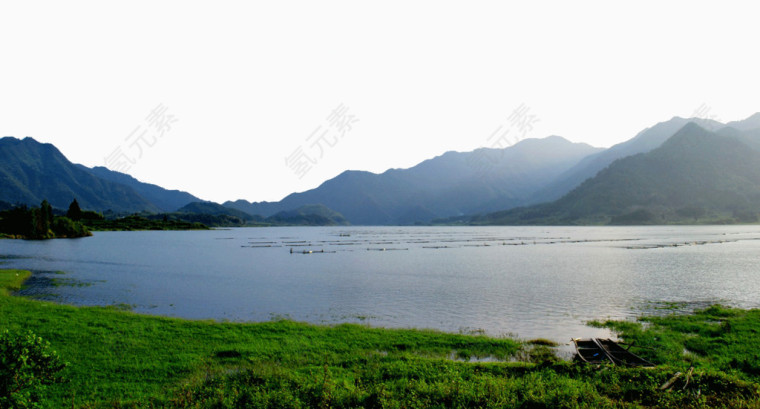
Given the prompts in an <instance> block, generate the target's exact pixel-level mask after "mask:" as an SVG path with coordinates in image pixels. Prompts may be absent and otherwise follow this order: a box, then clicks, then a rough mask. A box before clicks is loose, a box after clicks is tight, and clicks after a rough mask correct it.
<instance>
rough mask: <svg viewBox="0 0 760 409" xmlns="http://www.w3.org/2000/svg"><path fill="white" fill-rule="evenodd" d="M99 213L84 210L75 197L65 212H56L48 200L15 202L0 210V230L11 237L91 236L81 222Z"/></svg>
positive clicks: (52, 237)
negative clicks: (31, 204)
mask: <svg viewBox="0 0 760 409" xmlns="http://www.w3.org/2000/svg"><path fill="white" fill-rule="evenodd" d="M98 216H99V217H100V218H101V219H102V218H103V216H102V215H100V214H97V213H95V212H84V211H82V209H81V208H80V207H79V203H77V201H76V199H74V201H73V202H71V205H69V210H68V211H67V212H66V215H65V216H59V215H56V214H55V213H54V211H53V207H52V206H51V205H50V203H49V202H48V201H47V200H43V201H42V203H41V204H40V207H28V206H26V205H21V206H16V207H14V208H12V209H10V210H5V211H2V212H0V233H2V234H3V235H5V236H9V237H12V238H22V239H35V240H44V239H54V238H73V237H85V236H91V235H92V233H90V230H89V229H88V228H87V227H86V226H85V225H84V224H83V223H82V220H83V219H85V218H87V217H98Z"/></svg>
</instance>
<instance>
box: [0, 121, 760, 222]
mask: <svg viewBox="0 0 760 409" xmlns="http://www.w3.org/2000/svg"><path fill="white" fill-rule="evenodd" d="M757 152H760V113H758V114H755V115H753V116H751V117H749V118H747V119H745V120H743V121H735V122H730V123H727V124H722V123H720V122H717V121H713V120H709V119H697V118H679V117H674V118H672V119H670V120H669V121H665V122H661V123H658V124H656V125H654V126H652V127H650V128H647V129H644V130H642V131H641V132H639V133H638V134H637V135H635V136H634V137H633V138H632V139H630V140H628V141H626V142H623V143H621V144H618V145H615V146H613V147H611V148H609V149H600V148H594V147H591V146H589V145H587V144H582V143H573V142H570V141H568V140H566V139H564V138H562V137H559V136H550V137H547V138H543V139H525V140H522V141H520V142H518V143H516V144H515V145H513V146H510V147H507V148H502V149H489V148H482V149H477V150H475V151H472V152H447V153H445V154H443V155H441V156H438V157H435V158H432V159H428V160H425V161H423V162H421V163H419V164H418V165H416V166H414V167H411V168H408V169H390V170H388V171H386V172H383V173H380V174H376V173H371V172H364V171H353V170H351V171H345V172H343V173H341V174H340V175H338V176H337V177H335V178H332V179H330V180H327V181H325V182H324V183H322V184H321V185H320V186H319V187H317V188H315V189H311V190H308V191H305V192H300V193H293V194H291V195H289V196H287V197H285V198H284V199H282V200H281V201H279V202H254V203H251V202H248V201H245V200H237V201H228V202H225V203H224V204H223V206H222V205H219V204H216V203H211V202H204V201H202V200H200V199H199V198H197V197H196V196H193V195H192V194H190V193H187V192H181V191H177V190H167V189H164V188H162V187H160V186H156V185H152V184H149V183H144V182H141V181H138V180H136V179H134V178H133V177H131V176H129V175H126V174H123V173H119V172H114V171H111V170H108V169H106V168H103V167H94V168H88V167H85V166H82V165H76V164H73V163H71V162H70V161H68V159H66V157H65V156H64V155H63V154H62V153H61V152H60V151H58V149H57V148H55V147H54V146H53V145H50V144H41V143H39V142H37V141H35V140H34V139H32V138H25V139H23V140H19V139H16V138H11V137H6V138H2V139H0V161H1V162H0V163H1V164H0V207H3V208H5V207H8V206H9V205H10V204H14V203H15V204H28V205H38V204H39V203H40V202H41V201H42V200H43V199H47V200H48V201H49V202H50V203H51V204H52V205H53V206H54V207H56V208H61V209H65V208H67V207H68V204H69V203H70V202H71V200H73V199H74V198H76V199H77V200H78V201H79V203H80V205H81V206H82V208H85V209H91V210H97V211H109V210H110V211H112V212H114V213H132V212H154V213H157V212H165V213H168V212H176V213H179V214H183V213H184V214H190V213H193V214H208V215H225V216H229V217H230V218H236V219H240V220H248V221H251V222H262V221H266V222H271V223H275V224H277V223H286V224H290V223H291V222H292V224H303V223H306V224H312V223H314V224H318V223H319V222H320V221H322V222H326V223H329V224H347V223H351V224H359V225H404V224H414V223H423V224H425V223H429V222H431V221H433V220H440V219H448V220H457V221H458V222H462V221H466V222H469V223H474V224H557V223H568V224H578V223H618V224H619V223H627V222H632V223H655V222H671V221H676V222H678V221H688V220H692V221H697V220H702V221H704V220H714V221H725V222H729V221H731V220H744V221H746V220H751V219H752V215H753V214H754V213H753V212H754V209H755V206H756V205H757V204H760V202H758V201H757V200H756V199H757V198H756V197H755V196H756V192H760V189H758V188H757V186H756V181H757V180H756V178H755V173H753V172H755V169H760V166H758V165H760V160H757V159H758V158H756V157H755V155H757ZM757 196H758V197H760V193H757ZM473 215H475V216H473ZM286 220H289V221H286Z"/></svg>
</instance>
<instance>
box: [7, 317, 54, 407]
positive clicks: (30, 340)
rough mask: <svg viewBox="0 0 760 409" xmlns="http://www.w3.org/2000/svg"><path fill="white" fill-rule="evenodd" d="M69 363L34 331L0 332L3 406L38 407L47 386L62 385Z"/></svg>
mask: <svg viewBox="0 0 760 409" xmlns="http://www.w3.org/2000/svg"><path fill="white" fill-rule="evenodd" d="M65 367H66V364H65V363H63V362H62V361H61V359H60V358H59V357H58V354H57V353H56V352H55V351H53V350H51V349H50V344H49V343H48V342H46V341H44V340H43V339H42V338H40V337H38V336H36V335H34V334H33V333H32V332H31V331H29V332H27V333H26V334H13V333H11V332H9V331H7V330H6V331H4V332H2V333H0V407H1V408H37V407H40V405H39V394H40V392H41V391H42V390H43V389H44V388H45V386H47V385H51V384H54V383H60V382H63V381H64V379H63V377H62V376H61V371H62V370H63V369H64V368H65Z"/></svg>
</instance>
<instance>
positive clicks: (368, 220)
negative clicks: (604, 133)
mask: <svg viewBox="0 0 760 409" xmlns="http://www.w3.org/2000/svg"><path fill="white" fill-rule="evenodd" d="M599 150H600V149H599V148H594V147H591V146H589V145H587V144H582V143H572V142H570V141H568V140H566V139H564V138H561V137H559V136H551V137H547V138H543V139H527V140H523V141H521V142H519V143H517V144H515V145H514V146H511V147H508V148H504V149H478V150H476V151H473V152H447V153H445V154H443V155H441V156H438V157H436V158H433V159H429V160H426V161H424V162H422V163H420V164H418V165H416V166H414V167H412V168H409V169H391V170H388V171H386V172H384V173H382V174H375V173H371V172H363V171H346V172H343V173H342V174H340V175H338V176H337V177H335V178H333V179H330V180H328V181H326V182H324V183H323V184H322V185H320V186H319V187H317V188H316V189H312V190H309V191H306V192H302V193H294V194H291V195H289V196H287V197H286V198H284V199H283V200H281V201H280V202H260V203H249V202H247V201H244V200H238V201H236V202H226V203H224V205H225V206H227V207H231V208H235V209H238V210H242V211H245V212H247V213H250V214H260V215H263V216H271V215H273V214H275V213H277V212H280V211H286V210H288V209H293V208H297V207H300V206H303V205H307V204H314V203H319V204H323V205H325V206H327V207H329V208H330V209H333V210H335V211H337V212H339V213H341V214H342V215H343V216H345V218H346V219H347V220H348V221H349V222H351V223H352V224H363V225H373V224H379V225H387V224H410V223H415V222H427V221H430V220H432V219H435V218H440V217H448V216H456V215H465V214H472V213H477V212H487V211H494V210H497V209H504V208H508V207H514V206H519V205H521V204H524V203H525V201H526V200H527V199H528V198H529V197H530V196H531V195H532V194H533V193H535V191H536V190H537V189H538V188H540V187H542V186H545V185H546V184H547V183H549V182H550V181H552V180H554V178H556V177H557V176H558V175H560V174H561V173H562V172H564V171H565V170H567V169H569V168H570V167H572V166H573V165H575V164H576V163H578V161H580V160H581V159H582V158H584V157H586V156H587V155H589V154H592V153H595V152H598V151H599Z"/></svg>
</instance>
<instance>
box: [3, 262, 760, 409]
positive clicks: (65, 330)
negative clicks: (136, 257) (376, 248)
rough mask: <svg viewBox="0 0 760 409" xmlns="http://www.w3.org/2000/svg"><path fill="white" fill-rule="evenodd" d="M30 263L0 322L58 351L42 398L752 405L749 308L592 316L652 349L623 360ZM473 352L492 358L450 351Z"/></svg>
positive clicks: (172, 404) (273, 403) (6, 282)
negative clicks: (60, 298) (85, 300)
mask: <svg viewBox="0 0 760 409" xmlns="http://www.w3.org/2000/svg"><path fill="white" fill-rule="evenodd" d="M28 275H29V273H28V272H23V271H17V270H0V288H1V289H2V290H0V329H9V330H10V331H12V332H23V331H27V330H31V331H33V332H34V333H35V334H37V335H39V336H41V337H42V338H43V339H45V340H47V341H49V342H50V344H51V346H52V348H53V349H54V350H55V351H57V352H58V354H59V355H60V356H61V357H62V358H63V360H65V361H67V362H68V363H69V365H68V367H67V369H66V370H65V372H64V374H65V376H66V378H67V379H68V382H67V383H64V384H59V385H54V386H50V387H48V388H47V389H46V390H44V391H43V393H42V400H41V404H42V407H50V408H70V407H74V408H133V407H134V408H144V407H148V408H149V407H162V408H163V407H166V408H228V407H229V408H233V407H234V408H238V407H239V408H303V407H315V408H316V407H319V408H327V407H333V408H359V407H368V408H404V407H406V408H428V407H429V408H455V407H459V408H470V407H483V408H497V407H499V408H502V407H506V408H554V407H559V408H583V407H588V408H592V407H593V408H620V407H626V408H627V407H631V408H635V407H689V408H691V407H694V408H697V407H699V408H701V407H758V406H760V392H759V389H758V383H757V382H758V380H759V379H760V376H759V374H758V371H757V368H758V365H759V363H760V358H758V355H757V353H756V352H753V349H754V348H755V347H757V346H758V344H760V319H758V318H760V311H755V310H752V311H743V310H733V309H727V308H723V307H712V308H710V309H708V310H705V311H702V312H698V313H696V314H693V315H687V316H671V317H664V318H645V319H646V320H648V322H649V324H648V327H647V329H646V330H644V329H642V326H641V325H640V324H639V323H633V322H625V323H620V322H610V323H597V325H602V324H603V325H608V326H610V327H612V328H614V329H615V330H618V331H620V332H621V334H622V335H623V336H624V337H625V338H626V339H631V340H635V341H636V343H637V344H640V345H642V346H645V347H647V348H649V347H651V348H654V349H646V348H645V349H642V350H641V351H639V352H641V355H643V356H645V357H647V358H649V359H651V360H653V361H655V362H656V363H658V364H660V366H658V368H656V369H628V368H616V367H595V366H589V365H581V364H575V363H572V362H561V361H559V360H557V359H556V357H554V356H553V355H552V354H551V350H550V349H549V348H548V347H547V346H544V345H541V343H540V342H538V343H534V344H531V343H520V342H518V341H515V340H512V339H507V338H489V337H486V336H482V335H459V334H447V333H441V332H435V331H424V330H390V329H374V328H368V327H364V326H359V325H337V326H316V325H309V324H302V323H296V322H291V321H272V322H265V323H251V324H236V323H235V324H233V323H219V322H212V321H188V320H180V319H170V318H161V317H153V316H145V315H139V314H134V313H131V312H125V311H118V310H117V309H114V308H105V307H86V308H85V307H72V306H66V305H59V304H53V303H48V302H41V301H35V300H30V299H26V298H22V297H14V296H11V295H9V292H10V291H13V290H14V289H18V288H19V287H20V285H21V283H22V282H23V280H24V279H26V278H27V277H28ZM684 348H686V350H687V351H688V352H686V353H684ZM754 351H756V349H754ZM471 356H477V357H491V358H494V360H495V362H476V363H470V362H464V361H463V360H458V359H456V358H458V357H467V358H469V357H471ZM692 366H693V367H694V369H693V370H692V371H691V374H690V375H687V373H688V370H689V368H690V367H692ZM679 371H680V372H682V373H684V375H683V376H681V377H680V378H678V379H677V380H676V381H675V382H674V384H673V386H672V387H671V388H670V390H661V389H660V386H661V385H662V384H664V383H665V382H667V381H668V380H669V379H671V378H672V377H673V375H674V374H675V373H676V372H679Z"/></svg>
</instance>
